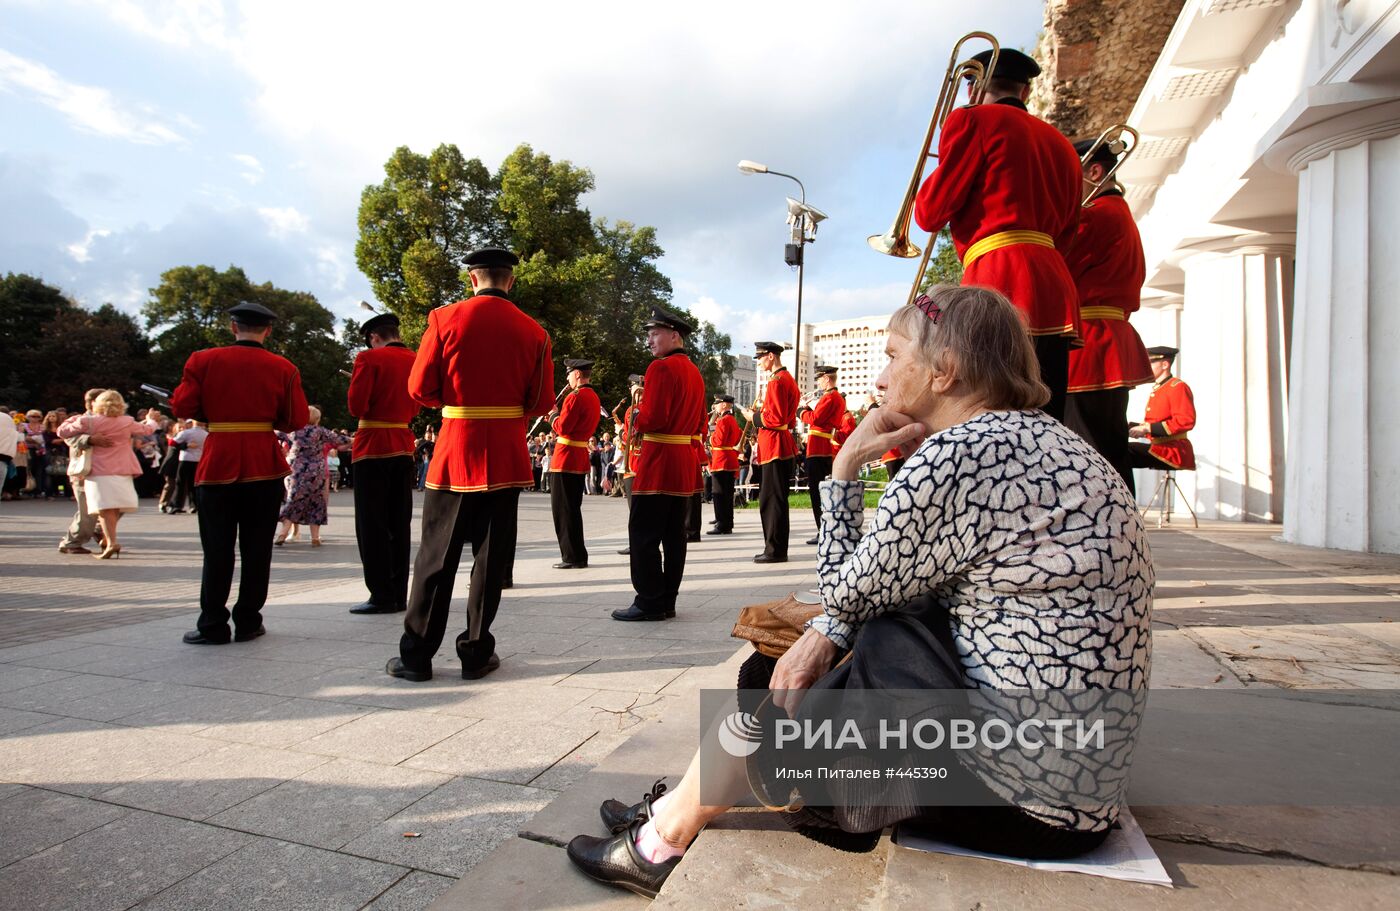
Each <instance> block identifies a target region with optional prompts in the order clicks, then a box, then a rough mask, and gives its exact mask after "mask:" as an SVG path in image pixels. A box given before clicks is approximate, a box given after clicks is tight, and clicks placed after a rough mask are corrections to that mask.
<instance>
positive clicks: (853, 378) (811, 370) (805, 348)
mask: <svg viewBox="0 0 1400 911" xmlns="http://www.w3.org/2000/svg"><path fill="white" fill-rule="evenodd" d="M889 321H890V318H889V315H888V314H881V315H879V316H861V317H857V318H855V319H838V320H826V321H824V322H820V323H803V324H802V364H801V366H800V368H797V367H794V364H793V356H792V348H791V347H790V343H788V344H789V347H788V349H787V350H786V351H784V352H783V364H784V366H786V367H787V368H788V369H789V370H791V371H792V375H793V379H795V380H797V386H798V388H799V389H800V390H802V397H803V399H806V398H807V397H808V396H810V395H811V394H812V392H813V391H814V390H815V389H816V388H817V380H816V375H817V365H818V364H826V365H830V366H832V367H835V368H837V370H839V371H840V372H839V373H837V374H836V388H838V389H840V390H841V392H842V394H844V395H845V396H846V406H847V407H848V408H850V410H852V411H859V410H860V409H861V408H863V407H865V405H866V404H867V402H868V401H869V399H870V397H871V396H873V395H874V394H875V380H876V379H877V378H878V377H879V376H880V373H881V372H882V371H884V369H885V364H886V363H888V362H889V358H888V357H886V356H885V338H886V336H887V335H888V331H887V329H886V328H885V327H886V326H887V325H888V324H889ZM737 356H738V357H739V359H740V360H741V361H748V363H749V364H752V363H753V362H752V361H751V360H748V355H747V354H740V355H737ZM749 369H750V370H752V369H753V368H752V367H750V368H749ZM735 373H736V375H737V373H738V371H737V370H736V371H735ZM767 387H768V377H767V376H760V377H758V382H757V385H756V394H757V395H760V396H761V395H763V391H764V390H765V389H766V388H767ZM735 398H736V399H738V398H739V396H738V394H737V393H736V394H735ZM740 401H743V400H742V399H741V400H740ZM751 401H752V399H750V400H749V402H751ZM749 402H744V404H745V405H747V404H749Z"/></svg>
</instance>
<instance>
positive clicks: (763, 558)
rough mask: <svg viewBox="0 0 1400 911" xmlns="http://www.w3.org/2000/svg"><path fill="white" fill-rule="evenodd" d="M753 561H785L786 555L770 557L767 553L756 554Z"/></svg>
mask: <svg viewBox="0 0 1400 911" xmlns="http://www.w3.org/2000/svg"><path fill="white" fill-rule="evenodd" d="M753 562H755V563H786V562H787V557H770V556H768V555H767V554H757V555H755V556H754V558H753Z"/></svg>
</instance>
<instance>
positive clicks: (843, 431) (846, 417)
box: [832, 411, 856, 452]
mask: <svg viewBox="0 0 1400 911" xmlns="http://www.w3.org/2000/svg"><path fill="white" fill-rule="evenodd" d="M855 429H856V416H855V415H853V414H851V413H850V412H849V411H848V412H846V413H845V414H843V415H841V422H840V423H839V424H837V425H836V434H835V439H834V440H832V442H833V443H834V444H835V445H834V446H832V449H833V450H834V451H835V452H840V451H841V444H842V443H844V442H846V441H847V440H848V439H850V437H851V434H852V433H854V432H855Z"/></svg>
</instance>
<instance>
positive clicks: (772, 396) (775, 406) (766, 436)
mask: <svg viewBox="0 0 1400 911" xmlns="http://www.w3.org/2000/svg"><path fill="white" fill-rule="evenodd" d="M800 398H802V393H801V392H799V391H798V389H797V380H794V379H793V378H792V374H791V373H788V372H787V368H786V367H779V368H778V369H777V370H774V371H773V376H772V377H771V378H769V380H768V387H767V388H766V389H765V390H764V392H763V407H762V408H760V409H759V411H758V413H757V414H755V415H754V420H755V421H757V422H758V450H757V453H756V455H755V457H754V463H755V464H757V465H762V464H764V463H766V462H771V461H773V460H774V459H790V458H792V457H793V456H795V455H797V443H796V441H794V440H793V438H792V423H793V421H795V420H796V419H797V400H798V399H800Z"/></svg>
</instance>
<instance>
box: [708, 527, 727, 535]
mask: <svg viewBox="0 0 1400 911" xmlns="http://www.w3.org/2000/svg"><path fill="white" fill-rule="evenodd" d="M705 534H707V535H732V534H734V529H732V528H711V529H710V530H709V531H707V532H705Z"/></svg>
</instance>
